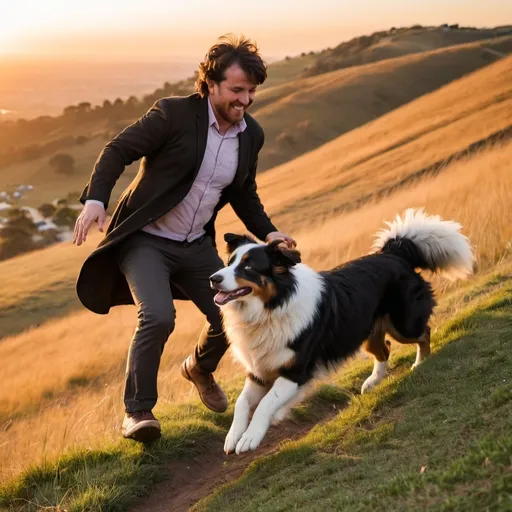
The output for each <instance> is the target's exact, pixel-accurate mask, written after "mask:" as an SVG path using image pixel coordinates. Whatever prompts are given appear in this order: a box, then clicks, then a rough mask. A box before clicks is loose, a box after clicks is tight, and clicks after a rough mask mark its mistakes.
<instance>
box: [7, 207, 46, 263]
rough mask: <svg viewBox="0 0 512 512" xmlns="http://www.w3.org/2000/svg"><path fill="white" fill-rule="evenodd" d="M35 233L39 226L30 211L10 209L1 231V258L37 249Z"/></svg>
mask: <svg viewBox="0 0 512 512" xmlns="http://www.w3.org/2000/svg"><path fill="white" fill-rule="evenodd" d="M34 235H37V228H36V226H35V225H34V223H33V222H32V219H31V218H30V217H29V215H28V213H27V212H26V211H25V210H22V209H21V208H12V209H11V210H9V212H8V218H7V223H6V224H5V225H4V227H3V228H2V230H1V231H0V260H4V259H7V258H12V257H13V256H16V255H17V254H21V253H23V252H26V251H30V250H32V249H35V248H36V247H37V245H36V244H35V243H34V239H33V237H34Z"/></svg>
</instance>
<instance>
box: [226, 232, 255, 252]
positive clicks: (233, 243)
mask: <svg viewBox="0 0 512 512" xmlns="http://www.w3.org/2000/svg"><path fill="white" fill-rule="evenodd" d="M224 241H225V242H226V244H227V248H228V254H231V253H232V252H233V251H234V250H235V249H237V248H238V247H240V246H241V245H246V244H255V243H256V240H253V239H252V238H251V237H249V236H247V235H235V234H234V233H226V234H225V235H224Z"/></svg>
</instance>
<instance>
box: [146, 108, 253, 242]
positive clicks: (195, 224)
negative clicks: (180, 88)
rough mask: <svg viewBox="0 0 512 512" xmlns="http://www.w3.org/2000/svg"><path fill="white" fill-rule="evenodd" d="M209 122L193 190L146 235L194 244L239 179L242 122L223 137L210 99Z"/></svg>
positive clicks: (153, 224) (152, 226)
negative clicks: (222, 199) (233, 183)
mask: <svg viewBox="0 0 512 512" xmlns="http://www.w3.org/2000/svg"><path fill="white" fill-rule="evenodd" d="M208 120H209V125H208V137H207V140H206V150H205V153H204V157H203V161H202V162H201V167H200V168H199V172H198V173H197V176H196V179H195V180H194V183H193V184H192V188H191V189H190V191H189V193H188V194H187V195H186V196H185V198H184V199H183V201H182V202H181V203H179V204H178V205H177V206H176V207H174V208H173V209H172V210H171V211H170V212H168V213H167V214H166V215H164V216H163V217H160V218H159V219H157V220H156V221H155V222H152V223H151V224H148V225H147V226H145V227H144V228H142V230H143V231H146V232H147V233H151V234H153V235H157V236H162V237H165V238H170V239H171V240H177V241H180V242H184V241H187V242H192V241H193V240H195V239H197V238H199V237H201V236H202V235H204V229H203V228H204V225H205V224H206V223H207V222H208V221H209V220H210V219H211V217H212V215H213V212H214V209H215V206H216V205H217V203H218V202H219V199H220V195H221V193H222V191H223V189H225V188H226V187H227V186H228V185H230V184H231V183H232V182H233V179H234V178H235V174H236V169H237V167H238V134H239V133H240V132H243V131H244V130H245V129H246V128H247V125H246V123H245V119H242V121H240V122H239V123H237V124H234V125H232V126H230V127H229V129H228V130H227V132H226V133H225V134H224V135H221V134H220V132H219V123H218V122H217V119H216V118H215V114H214V113H213V109H212V106H211V103H210V99H209V98H208Z"/></svg>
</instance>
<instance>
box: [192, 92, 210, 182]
mask: <svg viewBox="0 0 512 512" xmlns="http://www.w3.org/2000/svg"><path fill="white" fill-rule="evenodd" d="M196 131H197V159H196V168H195V171H194V178H195V177H196V176H197V173H198V172H199V168H200V167H201V163H202V161H203V157H204V152H205V151H206V140H207V138H208V99H207V98H206V97H205V98H202V99H201V101H200V102H199V105H198V108H197V113H196Z"/></svg>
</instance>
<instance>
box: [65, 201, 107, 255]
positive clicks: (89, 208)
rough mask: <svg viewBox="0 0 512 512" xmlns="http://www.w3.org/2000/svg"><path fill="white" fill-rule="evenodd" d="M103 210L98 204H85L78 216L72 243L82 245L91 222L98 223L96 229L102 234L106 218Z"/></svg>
mask: <svg viewBox="0 0 512 512" xmlns="http://www.w3.org/2000/svg"><path fill="white" fill-rule="evenodd" d="M106 216H107V215H106V213H105V208H104V207H103V206H102V205H101V204H98V203H87V204H86V205H85V206H84V209H83V210H82V213H80V215H79V216H78V218H77V219H76V223H75V230H74V232H73V243H74V244H76V245H82V242H85V240H86V239H87V233H88V232H89V228H90V227H91V226H92V224H93V222H97V223H98V229H99V230H100V231H101V232H102V233H103V226H104V224H105V218H106Z"/></svg>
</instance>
